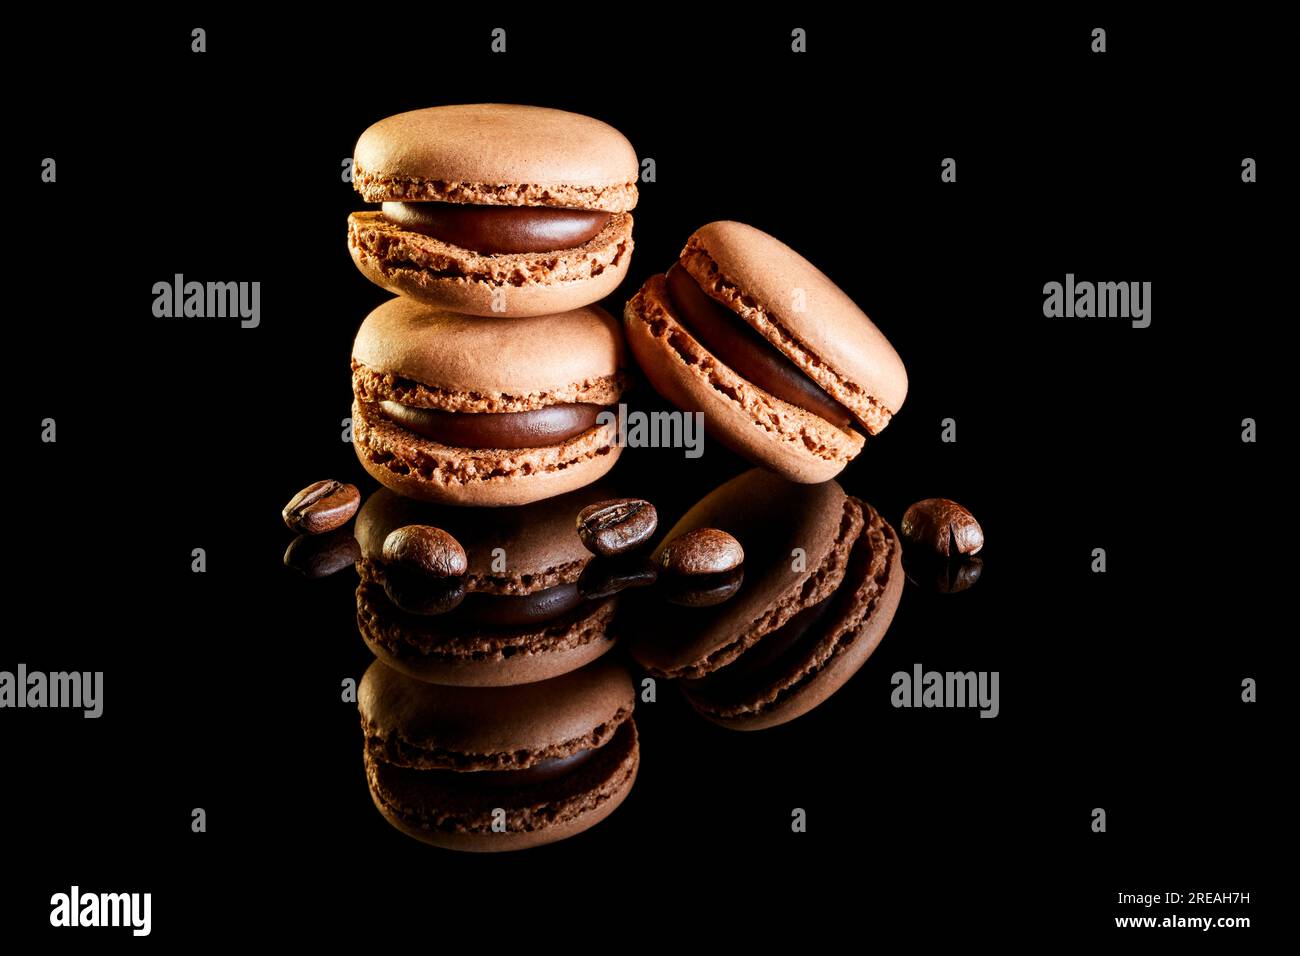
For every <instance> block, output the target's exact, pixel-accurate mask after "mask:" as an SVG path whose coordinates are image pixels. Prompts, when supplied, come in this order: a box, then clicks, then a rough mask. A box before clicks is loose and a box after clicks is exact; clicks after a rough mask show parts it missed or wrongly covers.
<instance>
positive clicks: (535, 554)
mask: <svg viewBox="0 0 1300 956" xmlns="http://www.w3.org/2000/svg"><path fill="white" fill-rule="evenodd" d="M608 497H610V489H609V488H607V487H602V486H601V485H593V486H592V487H590V488H584V489H581V490H580V491H576V492H572V493H570V494H567V495H563V496H561V497H558V498H551V499H548V500H546V501H542V502H537V503H535V504H531V505H525V506H523V507H519V508H494V509H491V510H478V509H467V508H446V507H439V506H436V505H429V504H424V503H422V502H418V501H412V500H411V499H409V498H403V497H402V496H400V495H398V494H395V493H393V492H392V491H389V490H387V489H381V490H380V491H377V492H375V493H374V494H373V495H371V496H370V498H368V499H367V500H366V502H365V504H363V505H362V507H361V510H360V511H359V512H358V513H357V519H356V538H357V542H358V544H359V545H360V547H361V557H360V559H359V560H358V562H357V572H358V574H359V575H360V578H361V582H360V584H359V585H358V587H357V627H358V629H359V630H360V632H361V636H362V637H363V638H364V640H365V642H366V645H367V646H368V647H369V648H370V651H371V653H373V654H374V655H375V656H376V657H378V658H379V659H380V660H382V661H384V662H385V663H387V664H388V665H389V666H391V667H394V668H396V669H397V670H400V671H402V672H403V673H406V674H408V675H410V676H412V677H415V678H418V679H420V680H424V681H429V682H432V683H438V684H451V685H460V686H471V687H499V686H504V685H508V684H524V683H531V682H534V681H541V680H547V679H549V678H552V677H556V676H558V675H560V674H565V673H568V672H570V671H574V670H577V669H578V668H580V667H582V666H584V665H586V664H588V663H590V662H591V661H593V660H595V659H596V658H598V657H600V656H601V655H603V654H605V653H606V652H607V651H609V650H610V649H611V648H612V647H613V646H614V641H615V633H616V632H615V630H614V628H613V627H612V622H613V619H614V615H615V611H616V607H617V603H618V598H617V597H606V598H600V599H588V598H586V597H585V596H584V595H583V593H582V591H581V590H580V589H579V587H578V579H579V577H580V576H581V575H582V572H583V569H584V568H585V567H586V566H587V564H588V562H590V561H591V559H592V555H591V553H590V552H589V551H587V549H586V548H585V547H584V546H583V544H582V541H581V539H580V538H579V537H578V532H577V529H576V528H575V527H574V520H573V516H574V515H576V514H577V513H578V512H579V511H581V510H582V509H583V508H584V507H586V506H587V505H589V504H591V503H592V502H594V501H599V500H601V499H602V498H608ZM411 524H424V525H432V526H433V527H436V528H440V529H441V530H443V531H445V532H447V533H448V534H450V535H451V536H452V537H454V538H455V539H456V540H457V541H458V542H459V543H460V545H461V547H463V548H464V549H465V555H466V561H467V565H468V567H467V570H466V573H465V575H464V577H463V578H461V579H457V580H451V581H446V580H439V581H433V580H430V581H427V582H425V586H424V587H421V582H419V581H415V582H412V581H411V580H410V579H409V578H404V577H402V576H400V571H397V570H395V569H393V568H391V567H389V566H388V565H386V564H385V562H384V560H383V546H384V541H385V539H387V537H388V536H389V534H391V533H392V532H393V531H394V530H395V529H397V528H401V527H405V526H407V525H411ZM426 595H428V597H426Z"/></svg>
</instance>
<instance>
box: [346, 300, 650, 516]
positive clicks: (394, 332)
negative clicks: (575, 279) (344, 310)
mask: <svg viewBox="0 0 1300 956" xmlns="http://www.w3.org/2000/svg"><path fill="white" fill-rule="evenodd" d="M628 377H629V376H628V370H627V361H626V357H625V353H624V345H623V336H622V332H621V330H620V328H619V325H618V322H617V321H616V320H615V319H614V318H613V317H612V316H611V315H610V314H609V313H608V312H605V311H604V310H603V309H600V308H598V307H596V306H586V307H583V308H580V309H574V310H572V311H570V312H561V313H558V314H556V315H549V316H545V317H541V318H532V319H503V318H499V317H497V318H473V317H470V316H463V315H457V314H455V313H451V312H444V311H442V310H440V309H435V308H431V307H429V306H426V305H422V304H421V303H418V302H414V301H412V300H410V299H404V298H396V299H390V300H389V301H388V302H385V303H384V304H383V305H381V306H380V307H379V308H377V309H375V311H373V312H371V313H370V315H369V316H367V317H366V320H365V321H364V322H363V323H362V324H361V328H360V329H359V330H358V332H357V337H356V341H355V343H354V344H353V347H352V391H353V395H354V397H355V401H354V403H353V406H352V420H353V446H354V447H355V449H356V452H357V457H358V458H360V459H361V464H362V465H363V466H364V467H365V469H366V471H368V472H370V474H371V475H372V476H374V478H375V479H376V480H377V481H379V482H380V483H381V484H383V485H386V486H388V487H389V488H392V489H393V490H394V491H397V492H400V493H401V494H403V495H407V496H409V497H412V498H419V499H422V500H425V501H436V502H441V503H445V504H456V505H475V506H482V505H518V504H526V503H528V502H531V501H538V500H540V499H542V498H548V497H551V496H553V495H558V494H563V493H564V492H566V491H572V490H573V489H575V488H580V487H582V486H583V485H587V484H590V483H591V482H593V481H595V480H596V479H598V478H600V477H601V476H602V475H604V474H605V473H606V472H607V471H609V469H610V468H612V467H613V466H614V462H615V461H617V460H618V456H619V453H620V452H621V451H622V448H621V446H620V445H619V444H618V442H617V438H618V426H617V423H616V421H615V419H616V416H615V415H613V414H611V415H609V416H608V418H607V419H603V420H598V419H600V416H601V413H602V412H604V411H606V410H608V408H609V406H611V405H614V404H615V403H616V402H617V401H618V399H619V396H620V395H621V394H622V393H623V390H624V389H625V388H626V387H627V384H628Z"/></svg>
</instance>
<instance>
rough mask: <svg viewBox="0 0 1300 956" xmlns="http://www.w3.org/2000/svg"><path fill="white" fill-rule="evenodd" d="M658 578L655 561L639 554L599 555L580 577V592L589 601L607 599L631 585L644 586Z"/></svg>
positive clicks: (633, 586)
mask: <svg viewBox="0 0 1300 956" xmlns="http://www.w3.org/2000/svg"><path fill="white" fill-rule="evenodd" d="M658 577H659V572H658V571H657V570H655V566H654V562H652V561H651V560H650V559H649V558H645V557H639V556H636V555H623V556H622V557H616V558H596V559H595V560H593V561H588V562H587V566H586V567H585V568H583V569H582V574H581V575H579V576H578V591H579V592H580V593H581V594H582V596H583V597H585V598H586V599H587V600H589V601H596V600H599V599H600V598H607V597H610V596H612V595H614V594H617V593H618V592H619V591H626V590H627V589H628V588H643V587H646V586H648V585H651V584H654V583H655V580H656V579H657V578H658Z"/></svg>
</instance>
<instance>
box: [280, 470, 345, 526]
mask: <svg viewBox="0 0 1300 956" xmlns="http://www.w3.org/2000/svg"><path fill="white" fill-rule="evenodd" d="M360 504H361V492H359V491H357V486H356V485H345V484H343V482H341V481H334V480H333V479H330V480H329V481H318V482H316V483H314V484H310V485H308V486H307V487H306V488H304V489H303V490H302V491H300V492H298V493H297V494H296V495H294V496H293V497H292V498H290V499H289V503H288V504H287V505H285V506H284V510H283V511H281V512H280V517H282V518H284V523H285V524H287V525H288V526H289V530H290V531H297V532H298V533H299V534H324V533H325V532H326V531H333V530H334V529H335V528H340V527H342V526H343V525H345V524H347V522H348V519H350V518H351V517H352V516H353V515H354V514H356V513H357V506H358V505H360Z"/></svg>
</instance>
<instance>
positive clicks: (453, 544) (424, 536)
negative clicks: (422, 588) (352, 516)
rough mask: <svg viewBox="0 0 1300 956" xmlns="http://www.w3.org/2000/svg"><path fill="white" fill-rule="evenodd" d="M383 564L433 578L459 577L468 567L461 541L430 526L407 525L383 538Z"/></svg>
mask: <svg viewBox="0 0 1300 956" xmlns="http://www.w3.org/2000/svg"><path fill="white" fill-rule="evenodd" d="M384 561H385V562H386V563H388V564H390V565H396V566H397V567H400V568H404V569H406V570H410V571H418V572H420V573H422V574H426V575H428V576H429V577H431V578H458V577H460V576H461V575H462V574H464V573H465V571H466V569H467V568H468V567H469V561H468V560H467V559H466V557H465V549H464V548H462V547H461V546H460V542H459V541H457V540H456V539H455V538H453V537H452V536H451V535H449V534H448V533H447V532H445V531H443V530H442V529H441V528H435V527H433V526H432V525H427V524H408V525H407V526H406V527H404V528H398V529H397V530H396V531H393V532H391V533H390V534H389V535H388V537H387V538H385V539H384Z"/></svg>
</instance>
